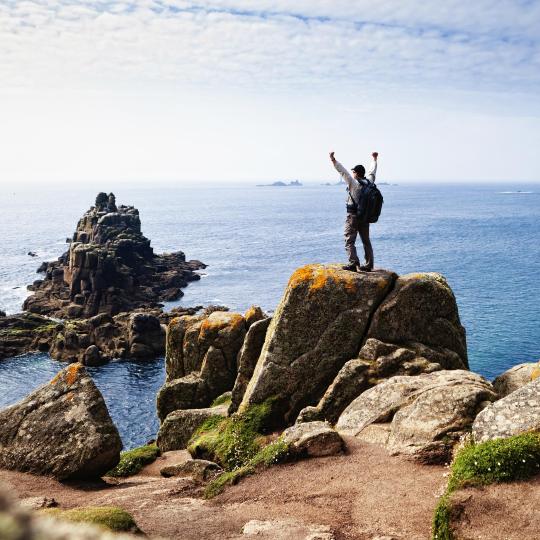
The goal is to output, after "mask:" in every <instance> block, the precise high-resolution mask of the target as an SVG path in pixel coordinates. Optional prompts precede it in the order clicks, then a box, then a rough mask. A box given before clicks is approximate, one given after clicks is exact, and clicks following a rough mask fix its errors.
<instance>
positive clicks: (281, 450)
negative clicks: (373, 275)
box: [204, 439, 289, 499]
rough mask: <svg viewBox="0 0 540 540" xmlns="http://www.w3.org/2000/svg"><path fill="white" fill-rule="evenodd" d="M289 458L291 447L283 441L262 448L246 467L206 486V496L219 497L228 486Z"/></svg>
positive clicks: (221, 476) (223, 475)
mask: <svg viewBox="0 0 540 540" xmlns="http://www.w3.org/2000/svg"><path fill="white" fill-rule="evenodd" d="M288 457H289V445H288V444H287V443H286V442H285V441H283V440H282V439H277V440H276V441H274V442H272V443H270V444H268V445H266V446H265V447H263V448H261V449H260V450H259V451H258V452H257V453H256V454H255V455H254V456H253V457H252V458H251V459H250V460H249V461H248V462H247V463H246V464H245V465H243V466H241V467H238V468H237V469H234V470H232V471H226V472H224V473H222V474H221V475H220V476H218V477H217V478H216V479H215V480H212V482H210V483H209V484H208V486H206V489H205V491H204V496H205V498H207V499H211V498H212V497H215V496H216V495H219V494H220V493H221V492H222V491H223V490H224V489H225V487H226V486H228V485H235V484H237V483H238V482H239V481H240V480H241V479H242V478H245V477H246V476H249V475H250V474H253V473H255V472H256V471H257V470H258V469H267V468H268V467H271V466H272V465H276V464H277V463H281V462H282V461H285V460H286V459H287V458H288Z"/></svg>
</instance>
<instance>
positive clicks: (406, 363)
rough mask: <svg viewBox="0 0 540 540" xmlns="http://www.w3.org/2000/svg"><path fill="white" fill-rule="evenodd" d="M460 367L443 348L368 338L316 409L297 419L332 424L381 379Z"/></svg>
mask: <svg viewBox="0 0 540 540" xmlns="http://www.w3.org/2000/svg"><path fill="white" fill-rule="evenodd" d="M464 367H465V366H464V364H463V362H462V360H461V358H460V356H459V355H457V354H456V353H455V352H453V351H450V350H448V349H444V348H443V347H428V346H426V345H424V344H422V343H412V342H411V343H409V344H408V346H404V345H396V344H393V343H384V342H382V341H379V340H378V339H375V338H369V339H368V340H367V341H366V343H365V344H364V346H363V347H362V349H360V352H359V353H358V358H355V359H353V360H349V361H348V362H347V363H346V364H345V365H344V366H343V367H342V368H341V370H340V371H339V373H338V374H337V375H336V377H335V379H334V380H333V381H332V383H331V384H330V386H329V387H328V389H327V390H326V392H325V393H324V395H323V397H322V398H321V400H320V401H319V403H318V404H317V406H316V407H306V408H305V409H303V410H302V411H301V412H300V415H299V418H298V420H299V421H302V422H303V421H310V420H326V421H328V422H331V423H335V422H336V421H337V419H338V418H339V415H340V414H341V413H342V412H343V411H344V410H345V408H346V407H347V405H349V403H351V401H352V400H353V399H354V398H356V397H357V396H359V395H360V394H361V393H362V392H364V391H365V390H367V389H368V388H371V387H372V386H373V385H375V384H377V383H378V382H380V381H382V380H385V379H388V378H390V377H394V376H396V375H419V374H421V373H432V372H433V371H438V370H441V369H464Z"/></svg>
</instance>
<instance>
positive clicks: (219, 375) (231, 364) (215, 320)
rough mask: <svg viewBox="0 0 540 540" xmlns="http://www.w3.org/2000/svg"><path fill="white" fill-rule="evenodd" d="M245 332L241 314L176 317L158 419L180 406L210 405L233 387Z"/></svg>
mask: <svg viewBox="0 0 540 540" xmlns="http://www.w3.org/2000/svg"><path fill="white" fill-rule="evenodd" d="M245 335H246V322H245V319H244V317H243V316H242V315H240V314H239V313H230V312H226V311H214V312H212V313H211V314H210V315H198V316H183V317H179V318H177V319H173V320H172V321H171V322H170V323H169V326H168V329H167V362H166V369H167V379H166V382H165V385H164V386H163V387H162V388H161V390H160V391H159V393H158V397H157V407H158V416H159V418H160V419H161V420H163V419H164V418H165V417H166V416H167V415H168V414H169V413H170V412H172V411H175V410H177V409H193V408H202V407H208V406H209V405H210V404H211V403H212V401H213V400H214V399H215V398H216V397H218V396H220V395H221V394H223V393H224V392H227V391H229V390H231V389H232V388H233V385H234V382H235V380H236V375H237V371H238V370H237V362H236V358H237V355H238V352H239V351H240V348H241V347H242V344H243V342H244V337H245Z"/></svg>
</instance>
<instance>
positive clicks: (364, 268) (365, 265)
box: [358, 264, 373, 272]
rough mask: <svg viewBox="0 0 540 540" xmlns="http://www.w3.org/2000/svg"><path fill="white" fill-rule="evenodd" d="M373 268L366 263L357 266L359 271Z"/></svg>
mask: <svg viewBox="0 0 540 540" xmlns="http://www.w3.org/2000/svg"><path fill="white" fill-rule="evenodd" d="M372 270H373V266H368V265H367V264H362V265H361V266H359V267H358V271H359V272H371V271H372Z"/></svg>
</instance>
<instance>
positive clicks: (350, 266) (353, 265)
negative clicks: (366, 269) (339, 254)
mask: <svg viewBox="0 0 540 540" xmlns="http://www.w3.org/2000/svg"><path fill="white" fill-rule="evenodd" d="M357 266H358V265H357V264H356V263H349V264H346V265H345V266H344V267H343V270H350V271H351V272H356V268H357Z"/></svg>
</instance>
